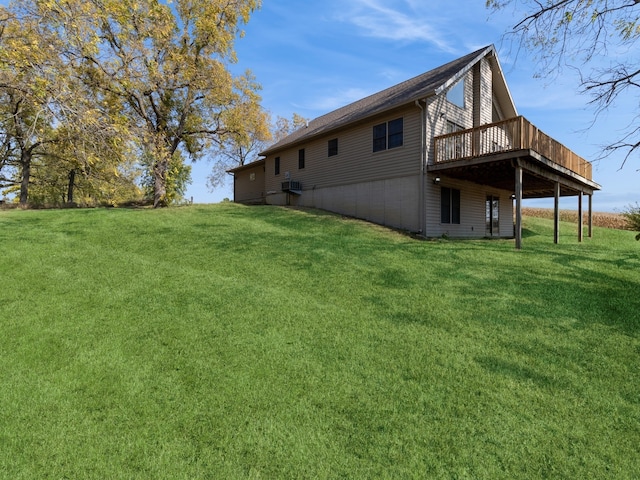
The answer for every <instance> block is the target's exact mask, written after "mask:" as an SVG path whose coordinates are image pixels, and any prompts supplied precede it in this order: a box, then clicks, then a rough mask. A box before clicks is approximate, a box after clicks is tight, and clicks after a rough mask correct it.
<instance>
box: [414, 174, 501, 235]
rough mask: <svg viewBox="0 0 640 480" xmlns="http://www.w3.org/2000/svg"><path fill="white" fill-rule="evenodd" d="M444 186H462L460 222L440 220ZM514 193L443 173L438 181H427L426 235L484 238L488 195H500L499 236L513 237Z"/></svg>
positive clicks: (457, 187)
mask: <svg viewBox="0 0 640 480" xmlns="http://www.w3.org/2000/svg"><path fill="white" fill-rule="evenodd" d="M442 187H449V188H456V189H458V190H460V225H456V224H448V223H440V191H441V188H442ZM511 193H512V192H509V191H507V190H498V189H495V188H491V187H487V186H486V185H479V184H476V183H471V182H465V181H462V180H456V179H452V178H448V177H441V181H440V184H439V185H434V184H433V182H427V192H426V195H425V196H426V215H427V228H426V236H427V237H440V236H443V235H446V236H449V237H453V238H482V237H485V236H486V219H485V202H486V199H487V195H493V196H495V197H499V198H500V236H501V237H513V203H512V200H511Z"/></svg>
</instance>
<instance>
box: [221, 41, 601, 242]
mask: <svg viewBox="0 0 640 480" xmlns="http://www.w3.org/2000/svg"><path fill="white" fill-rule="evenodd" d="M262 155H263V157H264V158H262V159H260V160H258V161H256V162H254V163H251V164H248V165H244V166H242V167H238V168H236V169H233V170H231V171H230V173H232V174H233V175H234V200H235V201H236V202H244V203H264V204H271V205H297V206H306V207H315V208H320V209H325V210H329V211H332V212H337V213H341V214H344V215H349V216H353V217H357V218H362V219H365V220H369V221H372V222H375V223H378V224H381V225H387V226H390V227H395V228H400V229H405V230H409V231H412V232H416V233H418V234H420V235H422V236H425V237H440V236H443V235H444V236H450V237H462V238H482V237H507V238H513V237H515V239H516V247H517V248H520V245H521V231H522V227H521V205H522V200H523V199H525V198H539V197H553V198H555V205H556V213H557V212H558V203H559V197H560V196H568V195H570V196H576V197H577V198H578V209H579V210H580V218H582V203H583V196H584V195H587V196H588V200H589V201H588V212H589V214H588V218H589V222H588V223H589V235H591V212H592V196H593V193H594V192H595V191H596V190H599V189H600V186H599V185H598V184H597V183H595V182H594V181H593V179H592V170H591V164H590V163H589V162H587V161H586V160H584V159H582V158H580V157H579V156H578V155H576V154H575V153H573V152H572V151H571V150H569V149H568V148H566V147H565V146H563V145H561V144H560V143H558V142H557V141H555V140H553V139H552V138H551V137H549V136H547V135H546V134H544V133H543V132H541V131H540V130H539V129H538V128H536V127H535V126H533V125H532V124H531V123H530V122H528V121H527V120H526V119H525V118H523V117H521V116H518V113H517V110H516V107H515V105H514V103H513V99H512V98H511V94H510V92H509V88H508V86H507V83H506V81H505V78H504V75H503V72H502V69H501V67H500V62H499V61H498V57H497V55H496V51H495V48H494V46H488V47H485V48H482V49H480V50H477V51H475V52H473V53H470V54H468V55H466V56H464V57H462V58H459V59H457V60H454V61H452V62H450V63H447V64H446V65H443V66H441V67H438V68H436V69H434V70H431V71H429V72H427V73H424V74H422V75H419V76H417V77H415V78H412V79H410V80H407V81H405V82H402V83H400V84H398V85H395V86H393V87H391V88H388V89H386V90H383V91H381V92H379V93H376V94H374V95H371V96H369V97H366V98H363V99H362V100H359V101H357V102H354V103H352V104H350V105H347V106H345V107H342V108H339V109H338V110H335V111H333V112H331V113H328V114H326V115H323V116H321V117H319V118H316V119H315V120H312V121H310V122H309V123H308V124H307V125H306V126H305V127H303V128H301V129H299V130H297V131H295V132H294V133H292V134H291V135H289V136H287V137H286V138H284V139H282V140H281V141H279V142H277V143H276V144H274V145H272V146H271V147H269V148H267V149H266V150H265V151H264V152H262ZM556 217H557V220H556V222H555V225H556V229H555V230H556V231H555V241H556V242H557V240H558V226H559V215H556ZM579 239H580V240H582V222H581V228H580V229H579Z"/></svg>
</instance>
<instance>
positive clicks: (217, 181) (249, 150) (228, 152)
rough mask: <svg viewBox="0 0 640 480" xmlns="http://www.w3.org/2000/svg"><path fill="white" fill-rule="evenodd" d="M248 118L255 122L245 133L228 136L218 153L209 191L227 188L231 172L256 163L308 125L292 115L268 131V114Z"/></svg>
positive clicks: (303, 120)
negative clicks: (276, 144)
mask: <svg viewBox="0 0 640 480" xmlns="http://www.w3.org/2000/svg"><path fill="white" fill-rule="evenodd" d="M248 118H253V119H254V121H253V122H250V123H248V124H247V129H246V131H245V132H243V133H242V134H235V135H229V136H227V138H226V140H225V141H224V142H222V143H221V144H220V146H219V148H218V150H217V152H216V159H215V163H214V165H213V168H212V170H211V173H210V174H209V177H208V178H207V185H208V186H209V189H210V190H215V189H216V188H218V187H221V186H223V185H224V184H225V181H226V179H227V177H228V175H227V171H228V170H231V169H232V168H235V167H240V166H242V165H246V164H247V163H251V162H253V161H255V160H257V159H258V157H259V156H260V155H259V154H260V152H262V151H263V150H265V149H266V148H267V147H268V146H269V145H270V144H272V143H274V142H279V141H280V140H282V139H283V138H284V137H286V136H287V135H289V134H291V133H293V132H294V131H295V130H297V129H299V128H302V127H303V126H305V125H306V124H307V119H306V118H304V117H302V116H301V115H298V114H297V113H294V114H293V115H292V117H291V120H289V119H288V118H285V117H280V116H278V118H277V119H276V121H275V123H274V124H272V125H271V128H270V129H267V127H266V126H267V125H269V115H268V113H266V112H263V111H261V112H256V113H254V114H253V115H250V116H248Z"/></svg>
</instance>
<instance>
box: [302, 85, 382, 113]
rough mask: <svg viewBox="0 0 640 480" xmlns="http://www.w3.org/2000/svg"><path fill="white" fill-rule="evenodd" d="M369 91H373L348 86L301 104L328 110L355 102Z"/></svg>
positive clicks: (319, 109)
mask: <svg viewBox="0 0 640 480" xmlns="http://www.w3.org/2000/svg"><path fill="white" fill-rule="evenodd" d="M371 93H374V92H368V91H366V90H363V89H361V88H348V89H346V90H339V91H337V92H335V93H332V94H328V95H326V96H322V95H320V96H319V97H318V98H315V99H313V101H312V102H310V103H309V104H305V105H301V106H303V107H304V108H307V109H313V110H318V111H320V112H329V111H332V110H335V109H337V108H340V107H343V106H345V105H348V104H350V103H352V102H355V101H356V100H360V99H361V98H364V97H366V96H368V95H370V94H371Z"/></svg>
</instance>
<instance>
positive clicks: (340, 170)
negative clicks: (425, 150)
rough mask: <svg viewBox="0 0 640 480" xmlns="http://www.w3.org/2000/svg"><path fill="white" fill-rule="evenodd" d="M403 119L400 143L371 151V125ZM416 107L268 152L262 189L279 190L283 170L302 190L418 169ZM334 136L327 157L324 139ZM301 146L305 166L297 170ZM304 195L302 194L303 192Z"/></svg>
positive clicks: (418, 110)
mask: <svg viewBox="0 0 640 480" xmlns="http://www.w3.org/2000/svg"><path fill="white" fill-rule="evenodd" d="M400 117H402V118H403V145H402V146H401V147H396V148H392V149H388V150H384V151H381V152H375V153H374V152H373V126H374V125H377V124H380V123H382V122H388V121H391V120H395V119H397V118H400ZM420 127H421V118H420V109H419V108H418V107H416V106H415V105H413V106H411V107H408V108H404V109H401V110H398V111H395V112H392V113H388V114H386V115H385V116H381V117H377V118H375V119H372V120H369V121H368V122H366V123H363V124H360V125H358V126H355V127H352V128H349V129H345V130H343V131H340V132H336V133H331V134H328V135H327V136H324V137H320V138H318V139H316V140H313V141H311V142H309V143H306V144H300V145H295V146H294V147H292V148H289V149H287V150H284V151H282V152H278V153H276V154H273V155H269V157H267V159H266V173H267V175H266V190H267V192H279V191H280V190H281V182H283V181H285V173H286V172H289V174H290V176H291V180H294V181H299V182H301V183H302V190H303V192H306V191H307V190H313V189H319V188H326V187H330V186H338V185H351V184H356V183H363V182H369V181H375V180H382V179H389V178H399V177H406V176H408V175H412V174H413V175H415V174H417V173H419V172H420V144H421V137H420ZM334 138H337V139H338V154H337V155H334V156H331V157H329V156H328V142H329V140H331V139H334ZM301 148H304V149H305V157H306V158H305V168H304V169H302V170H299V169H298V150H299V149H301ZM275 157H280V175H275V174H274V162H275ZM303 194H304V193H303Z"/></svg>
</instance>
